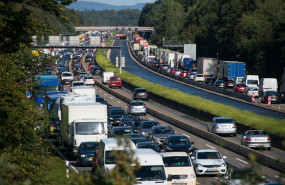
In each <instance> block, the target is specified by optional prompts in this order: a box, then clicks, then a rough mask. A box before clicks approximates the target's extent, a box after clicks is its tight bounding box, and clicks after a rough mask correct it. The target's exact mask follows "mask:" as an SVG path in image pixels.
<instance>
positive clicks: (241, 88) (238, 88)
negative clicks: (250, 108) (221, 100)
mask: <svg viewBox="0 0 285 185" xmlns="http://www.w3.org/2000/svg"><path fill="white" fill-rule="evenodd" d="M246 87H247V86H246V85H245V84H237V85H236V87H235V88H234V90H235V92H240V93H243V91H244V90H245V88H246Z"/></svg>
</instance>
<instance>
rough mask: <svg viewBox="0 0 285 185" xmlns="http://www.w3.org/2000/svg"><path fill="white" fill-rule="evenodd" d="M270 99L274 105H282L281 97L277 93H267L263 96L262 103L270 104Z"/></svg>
mask: <svg viewBox="0 0 285 185" xmlns="http://www.w3.org/2000/svg"><path fill="white" fill-rule="evenodd" d="M268 97H270V98H271V102H272V103H280V95H279V93H278V92H276V91H265V92H264V93H262V95H261V102H263V103H268Z"/></svg>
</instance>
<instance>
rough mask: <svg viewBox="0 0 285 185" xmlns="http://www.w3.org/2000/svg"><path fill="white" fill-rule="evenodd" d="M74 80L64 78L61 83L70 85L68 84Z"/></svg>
mask: <svg viewBox="0 0 285 185" xmlns="http://www.w3.org/2000/svg"><path fill="white" fill-rule="evenodd" d="M72 81H73V80H62V81H61V84H62V85H68V84H71V83H72Z"/></svg>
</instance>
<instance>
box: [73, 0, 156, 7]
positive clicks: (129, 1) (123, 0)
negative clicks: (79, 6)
mask: <svg viewBox="0 0 285 185" xmlns="http://www.w3.org/2000/svg"><path fill="white" fill-rule="evenodd" d="M77 1H90V2H97V3H105V4H111V5H115V6H121V5H135V4H139V3H153V2H155V0H77Z"/></svg>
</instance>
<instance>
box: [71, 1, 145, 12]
mask: <svg viewBox="0 0 285 185" xmlns="http://www.w3.org/2000/svg"><path fill="white" fill-rule="evenodd" d="M144 5H145V4H144V3H140V4H136V5H124V6H114V5H109V4H104V3H97V2H87V1H77V2H75V3H73V4H71V5H69V6H67V8H68V9H74V10H79V11H85V10H89V11H90V10H95V11H103V10H116V11H119V10H123V9H138V10H142V8H143V7H144Z"/></svg>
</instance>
